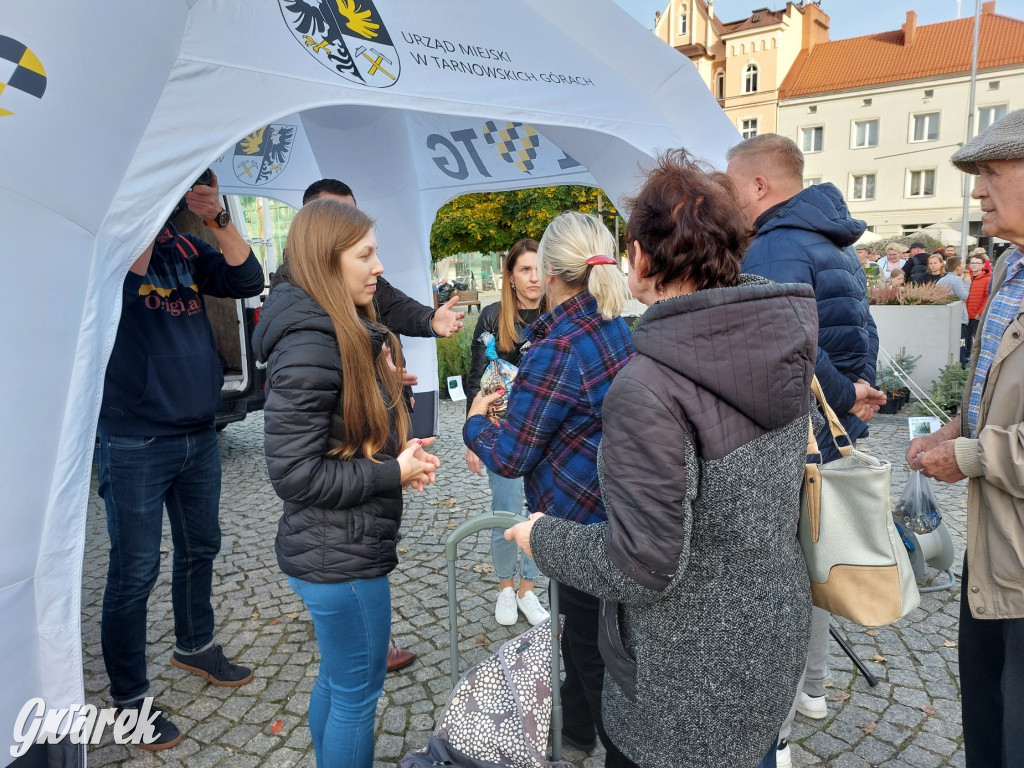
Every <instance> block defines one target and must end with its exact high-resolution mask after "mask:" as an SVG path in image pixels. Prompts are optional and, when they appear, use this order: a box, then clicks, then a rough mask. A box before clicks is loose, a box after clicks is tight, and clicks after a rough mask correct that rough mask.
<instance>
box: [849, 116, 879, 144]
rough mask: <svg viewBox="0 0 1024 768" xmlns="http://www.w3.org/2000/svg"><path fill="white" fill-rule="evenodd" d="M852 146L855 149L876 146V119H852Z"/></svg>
mask: <svg viewBox="0 0 1024 768" xmlns="http://www.w3.org/2000/svg"><path fill="white" fill-rule="evenodd" d="M853 146H854V148H855V149H860V148H863V147H877V146H878V120H854V121H853Z"/></svg>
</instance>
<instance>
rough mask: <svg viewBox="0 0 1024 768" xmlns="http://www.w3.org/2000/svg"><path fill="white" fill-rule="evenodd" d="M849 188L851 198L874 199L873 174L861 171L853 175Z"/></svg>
mask: <svg viewBox="0 0 1024 768" xmlns="http://www.w3.org/2000/svg"><path fill="white" fill-rule="evenodd" d="M852 181H853V183H852V184H851V189H850V199H851V200H874V199H875V174H873V173H862V174H856V175H854V177H853V180H852Z"/></svg>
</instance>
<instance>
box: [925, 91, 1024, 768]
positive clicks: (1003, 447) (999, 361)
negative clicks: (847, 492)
mask: <svg viewBox="0 0 1024 768" xmlns="http://www.w3.org/2000/svg"><path fill="white" fill-rule="evenodd" d="M952 161H953V164H954V165H955V166H956V167H957V168H959V169H960V170H962V171H965V172H966V173H970V174H974V175H976V176H978V181H977V183H976V184H975V187H974V191H973V192H972V193H971V196H972V197H973V198H975V199H976V200H979V201H980V202H981V212H982V215H981V231H982V233H984V234H986V235H989V236H990V237H1001V238H1003V239H1005V240H1009V241H1010V242H1012V243H1013V244H1014V245H1016V246H1017V247H1016V248H1014V249H1012V250H1011V251H1008V252H1007V253H1006V254H1005V255H1004V256H1003V258H1001V259H1000V260H999V262H998V263H997V264H996V267H995V271H994V274H993V275H992V284H991V293H990V297H989V301H988V305H987V306H986V307H985V311H984V314H983V315H982V317H981V322H980V325H979V328H980V331H979V335H978V340H977V341H976V343H975V347H974V350H973V352H972V355H971V367H970V376H969V379H968V381H969V382H970V384H969V386H968V388H967V391H966V392H965V394H964V400H963V404H962V405H961V407H960V416H958V417H957V418H956V419H954V420H953V421H952V422H950V423H949V424H947V425H945V426H944V427H943V428H942V429H940V430H939V431H938V432H935V433H933V434H931V435H926V436H924V437H918V438H915V439H914V440H913V441H911V443H910V449H909V450H908V451H907V463H909V464H910V466H911V467H912V468H913V469H920V470H922V471H923V472H924V473H925V474H926V475H928V476H929V477H933V478H935V479H936V480H941V481H943V482H949V483H952V482H956V481H957V480H962V479H963V478H964V477H967V478H968V484H967V552H966V554H965V557H964V571H963V593H962V597H961V600H960V643H959V657H960V687H961V696H962V699H963V727H964V747H965V752H966V758H967V768H1009V767H1010V766H1024V109H1021V110H1017V111H1016V112H1011V113H1010V114H1008V115H1007V116H1006V117H1004V118H1003V119H1002V120H1000V121H998V122H996V123H994V124H993V125H991V126H990V127H989V128H988V129H987V130H985V131H983V132H982V133H981V134H979V135H978V136H976V137H975V138H974V139H972V140H971V141H969V142H968V143H967V144H966V145H964V146H963V147H962V148H960V149H959V150H957V152H956V153H955V154H954V155H953V158H952Z"/></svg>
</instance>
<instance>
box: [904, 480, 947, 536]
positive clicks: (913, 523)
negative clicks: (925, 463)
mask: <svg viewBox="0 0 1024 768" xmlns="http://www.w3.org/2000/svg"><path fill="white" fill-rule="evenodd" d="M893 517H894V518H895V519H896V522H897V523H898V524H899V525H901V526H905V527H907V528H909V529H910V530H912V531H913V532H914V533H931V532H932V531H934V530H935V529H936V528H938V527H939V523H940V522H941V521H942V512H941V511H940V510H939V504H938V502H937V501H936V500H935V494H934V493H933V492H932V486H931V483H929V482H928V478H927V477H925V476H924V475H922V474H921V473H920V472H918V471H916V470H915V471H913V472H911V473H910V479H908V480H907V486H906V487H905V488H904V489H903V494H902V495H901V496H900V500H899V501H897V502H896V509H895V510H894V511H893Z"/></svg>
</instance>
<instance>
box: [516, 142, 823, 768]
mask: <svg viewBox="0 0 1024 768" xmlns="http://www.w3.org/2000/svg"><path fill="white" fill-rule="evenodd" d="M629 202H630V208H631V215H630V217H629V226H628V230H627V242H628V256H629V262H630V274H629V279H630V289H631V290H632V292H633V294H634V296H636V297H637V298H638V299H639V300H640V301H642V302H643V303H645V304H648V305H649V309H648V310H647V311H646V312H645V313H644V315H643V317H642V318H641V319H640V322H639V324H638V326H637V328H636V330H635V331H634V334H633V343H634V345H635V346H636V350H637V356H636V357H635V358H634V359H633V360H632V361H631V362H630V363H629V364H628V365H627V366H626V367H625V368H623V370H622V371H620V372H619V374H618V376H617V377H616V378H615V381H614V383H613V384H612V386H611V388H610V389H609V390H608V395H607V397H606V398H605V408H604V415H603V426H604V437H603V441H602V445H601V454H600V457H599V464H598V467H599V471H600V476H601V490H602V492H603V495H604V500H605V505H606V507H607V510H608V522H607V523H602V524H599V525H589V526H582V525H577V524H575V523H573V522H571V521H569V520H560V519H557V518H554V517H547V516H544V515H539V514H534V515H531V519H530V521H529V522H527V523H521V524H520V525H518V526H516V527H514V528H512V529H510V532H509V537H510V538H514V539H515V540H516V541H517V542H518V543H519V544H520V546H521V547H523V549H524V550H526V551H527V552H528V553H529V552H531V551H532V555H533V557H534V558H535V560H536V562H537V565H538V566H539V567H540V569H541V570H542V571H543V572H544V573H546V574H547V575H549V576H550V577H552V578H554V579H557V580H558V581H560V582H564V583H566V584H570V585H572V586H573V587H576V588H577V589H581V590H584V591H586V592H589V593H590V594H593V595H596V596H598V597H599V598H601V600H602V604H601V618H602V626H601V633H600V644H601V654H602V656H603V657H604V660H605V664H606V674H605V686H604V700H603V707H602V712H603V717H604V726H605V729H606V730H607V732H608V735H609V737H610V738H611V740H612V741H613V742H614V743H615V745H616V746H617V747H618V748H619V749H620V750H621V752H622V753H623V754H624V755H626V756H627V757H628V758H629V759H630V760H632V761H633V762H634V763H635V764H636V765H638V766H641V767H642V768H668V767H669V766H678V767H679V768H722V767H723V766H729V767H730V768H753V767H754V766H756V765H757V764H758V762H759V761H760V760H761V759H762V758H763V757H765V756H766V755H769V754H772V753H773V752H774V742H775V739H776V737H777V735H778V729H779V725H780V724H781V723H782V721H783V719H784V718H785V717H786V714H787V712H788V710H789V707H790V704H791V703H792V701H793V695H794V692H795V691H796V687H797V682H798V680H799V677H800V672H801V670H802V669H803V662H804V658H805V656H806V651H807V642H808V637H809V631H810V616H811V600H810V590H809V581H808V576H807V570H806V567H805V565H804V560H803V556H802V554H801V551H800V547H799V544H798V543H797V535H796V531H797V522H798V518H799V494H800V486H801V479H802V475H803V467H804V458H805V452H806V443H807V418H808V408H809V397H808V390H809V385H810V380H811V376H812V374H813V371H814V361H815V356H816V341H815V340H816V338H817V314H816V308H815V301H814V294H813V291H812V290H811V288H810V286H805V285H778V284H775V283H771V282H769V281H767V280H765V279H763V278H760V277H755V276H741V275H740V266H739V260H740V257H741V255H742V254H743V251H744V248H745V246H746V244H747V238H748V234H747V230H746V228H745V224H744V221H745V219H744V217H743V215H742V213H741V211H740V209H739V206H738V204H737V202H736V198H735V193H734V191H733V187H732V185H731V183H730V182H729V181H728V179H727V178H726V177H725V176H724V175H723V174H720V173H716V172H712V171H709V170H705V169H704V168H702V167H700V166H699V165H698V164H696V163H694V162H693V161H692V160H691V159H690V158H689V157H688V156H687V154H686V153H685V152H684V151H683V150H677V151H675V152H673V153H670V154H669V155H667V156H665V157H663V158H662V159H661V161H660V163H659V165H658V167H657V168H656V169H655V170H653V171H652V172H651V173H650V174H649V176H648V179H647V183H646V185H645V186H644V188H643V189H642V190H641V191H640V192H639V193H638V194H637V196H636V197H635V198H633V199H632V200H630V201H629Z"/></svg>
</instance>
